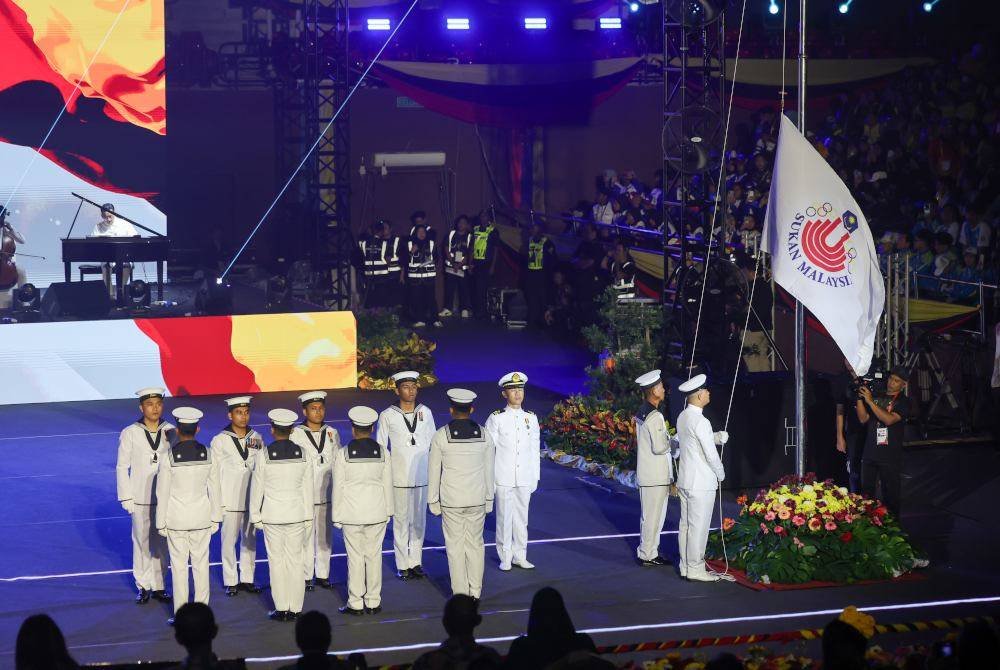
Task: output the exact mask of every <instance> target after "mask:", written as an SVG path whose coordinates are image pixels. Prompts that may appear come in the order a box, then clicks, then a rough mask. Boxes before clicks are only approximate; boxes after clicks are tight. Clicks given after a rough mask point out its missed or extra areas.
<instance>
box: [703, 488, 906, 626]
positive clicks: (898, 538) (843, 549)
mask: <svg viewBox="0 0 1000 670" xmlns="http://www.w3.org/2000/svg"><path fill="white" fill-rule="evenodd" d="M737 504H739V506H740V511H739V516H738V517H737V518H736V519H730V518H726V519H723V523H722V534H721V535H720V534H718V533H716V534H713V535H712V536H711V537H710V539H709V546H708V552H707V555H708V556H709V558H722V556H723V546H722V541H723V539H724V540H725V545H726V553H728V555H729V560H730V563H731V564H732V565H734V566H735V567H737V568H739V569H741V570H743V571H745V572H746V574H747V576H748V577H749V578H750V579H752V580H754V581H758V582H763V583H785V584H801V583H804V582H810V581H828V582H835V583H851V582H856V581H862V580H871V579H886V578H891V577H898V576H899V575H901V574H903V573H904V572H907V571H908V570H910V568H912V567H913V561H914V558H915V557H914V551H913V547H912V546H911V545H910V543H909V541H908V539H907V537H906V534H905V533H903V531H902V529H901V528H900V527H899V524H898V523H897V522H896V520H895V519H894V518H893V517H892V515H891V514H889V513H888V511H887V510H886V508H885V506H884V505H882V504H881V503H880V502H879V501H877V500H870V499H866V498H863V497H862V496H859V495H857V494H853V493H849V492H848V491H847V489H846V488H843V487H838V486H837V485H836V484H834V483H833V480H829V479H828V480H825V481H818V480H817V479H816V475H814V474H812V473H809V474H807V475H806V476H805V477H801V478H800V477H796V476H795V475H789V476H786V477H783V478H782V479H779V480H778V481H777V482H775V483H774V484H772V485H771V486H770V487H768V488H765V489H761V490H760V491H759V492H758V493H757V495H756V497H754V499H753V500H749V499H748V498H747V497H746V496H740V497H739V498H738V499H737ZM852 625H853V624H852Z"/></svg>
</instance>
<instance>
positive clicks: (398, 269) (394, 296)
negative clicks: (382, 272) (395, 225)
mask: <svg viewBox="0 0 1000 670" xmlns="http://www.w3.org/2000/svg"><path fill="white" fill-rule="evenodd" d="M379 226H380V231H381V234H380V237H381V238H382V239H383V240H385V259H386V262H387V263H388V270H389V273H388V275H386V277H387V278H386V281H385V288H386V295H385V296H384V302H385V304H384V305H383V306H384V307H398V306H399V305H401V304H403V299H402V296H403V254H404V253H405V252H406V245H404V244H403V242H402V239H401V238H400V237H399V235H394V234H393V232H392V224H391V223H389V222H388V221H386V220H385V219H382V220H381V221H380V222H379Z"/></svg>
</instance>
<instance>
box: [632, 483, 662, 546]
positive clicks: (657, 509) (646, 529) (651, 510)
mask: <svg viewBox="0 0 1000 670" xmlns="http://www.w3.org/2000/svg"><path fill="white" fill-rule="evenodd" d="M669 493H670V487H669V486H666V485H664V486H640V487H639V505H640V507H641V509H642V517H641V518H640V521H639V549H638V551H637V552H636V553H637V554H638V556H639V560H640V561H651V560H653V559H654V558H656V557H657V556H659V555H660V533H662V532H663V522H664V521H666V518H667V505H669V503H670V495H669Z"/></svg>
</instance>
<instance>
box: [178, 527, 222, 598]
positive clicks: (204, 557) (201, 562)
mask: <svg viewBox="0 0 1000 670" xmlns="http://www.w3.org/2000/svg"><path fill="white" fill-rule="evenodd" d="M211 539H212V529H210V528H202V529H201V530H168V531H167V547H169V549H170V577H171V582H172V583H173V587H174V613H176V612H177V610H179V609H180V608H181V606H182V605H184V604H185V603H186V602H187V601H188V593H189V591H188V561H190V562H191V573H192V575H193V576H194V601H195V602H196V603H205V604H206V605H207V604H208V542H209V540H211Z"/></svg>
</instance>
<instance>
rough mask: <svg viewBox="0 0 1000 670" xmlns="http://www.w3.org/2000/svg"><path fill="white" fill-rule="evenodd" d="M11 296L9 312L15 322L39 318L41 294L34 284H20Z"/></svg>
mask: <svg viewBox="0 0 1000 670" xmlns="http://www.w3.org/2000/svg"><path fill="white" fill-rule="evenodd" d="M11 297H12V298H13V301H12V305H11V312H12V313H13V315H14V320H15V321H16V322H21V323H31V322H35V321H38V320H40V319H41V316H42V313H41V311H40V310H41V298H42V294H41V291H39V290H38V289H37V288H35V285H34V284H22V285H21V286H19V287H18V288H17V289H15V290H14V294H13V296H11Z"/></svg>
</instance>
